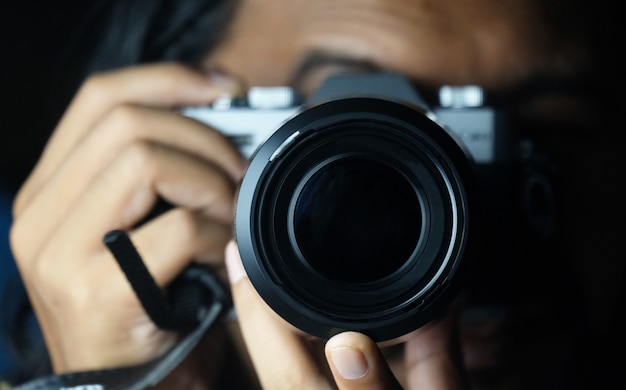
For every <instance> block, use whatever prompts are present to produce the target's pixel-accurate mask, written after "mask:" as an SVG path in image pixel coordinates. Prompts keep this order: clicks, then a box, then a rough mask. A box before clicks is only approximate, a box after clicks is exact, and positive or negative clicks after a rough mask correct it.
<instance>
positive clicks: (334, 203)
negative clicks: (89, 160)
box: [182, 73, 510, 342]
mask: <svg viewBox="0 0 626 390" xmlns="http://www.w3.org/2000/svg"><path fill="white" fill-rule="evenodd" d="M482 92H483V91H482V90H481V89H480V88H478V87H475V86H457V87H444V88H442V89H441V90H440V91H439V96H440V99H439V100H440V104H439V105H438V106H437V107H434V108H431V107H429V105H428V104H426V102H425V100H424V99H423V98H422V97H421V95H420V93H419V92H418V90H417V88H416V87H415V86H414V85H413V84H412V83H411V82H410V81H409V80H407V79H406V78H405V77H403V76H402V75H398V74H394V73H354V74H340V75H336V76H331V77H329V78H328V79H327V80H326V81H325V82H324V83H323V84H322V85H321V86H320V88H319V89H318V90H317V91H316V92H315V93H314V94H313V95H312V96H311V97H309V98H308V99H306V101H302V99H300V98H299V95H298V94H297V93H296V92H295V91H294V90H293V89H291V88H289V87H282V86H277V87H254V88H251V89H250V90H249V91H248V93H247V94H246V95H245V96H243V97H229V96H225V97H223V98H220V99H218V100H217V101H216V102H215V103H214V104H212V105H211V106H210V107H198V108H191V107H189V108H185V109H183V112H182V113H183V114H184V115H186V116H189V117H191V118H194V119H197V120H199V121H201V122H203V123H206V124H208V125H210V126H212V127H214V128H216V129H218V130H220V131H222V132H224V133H225V134H226V135H227V136H229V137H230V138H231V139H232V140H233V142H235V143H236V144H237V145H238V147H239V149H240V150H241V152H242V153H243V154H244V155H245V156H247V157H249V167H248V170H247V172H246V174H245V176H244V178H243V180H242V183H241V186H240V189H239V192H238V196H237V205H236V215H235V234H236V240H237V243H238V246H239V251H240V253H241V257H242V260H243V264H244V267H245V269H246V272H247V274H248V276H249V278H250V281H251V282H252V284H253V285H254V287H255V289H256V290H257V291H258V293H259V294H260V296H261V297H262V298H263V299H264V300H265V301H266V303H267V304H268V305H269V306H270V307H271V308H272V309H273V310H274V311H275V312H276V313H277V314H279V315H280V316H281V317H282V318H284V319H285V320H287V321H288V322H289V323H291V324H292V325H294V326H295V327H296V328H298V329H300V330H302V331H304V332H305V333H308V334H311V335H314V336H317V337H321V338H328V337H331V336H332V335H334V334H336V333H338V332H341V331H345V330H352V331H358V332H362V333H365V334H367V335H369V336H370V337H372V338H373V339H374V340H375V341H377V342H383V341H389V340H393V339H397V338H400V337H401V336H403V335H406V334H408V333H410V332H412V331H413V330H416V329H418V328H419V327H421V326H422V325H424V324H425V323H427V322H428V321H430V320H432V319H433V318H435V317H436V316H438V315H440V314H441V313H442V312H443V311H444V310H445V309H446V308H447V307H448V306H449V304H450V303H451V301H452V300H453V299H454V298H455V297H456V296H457V295H458V292H459V291H460V289H461V288H462V287H463V285H464V281H465V279H466V275H467V271H468V269H469V267H470V266H471V263H472V259H473V257H474V256H475V255H474V254H473V247H474V246H475V244H474V242H475V240H476V239H478V238H479V237H477V236H479V235H480V234H478V233H477V232H478V231H480V229H479V228H477V227H476V226H478V224H480V222H481V217H480V215H479V213H480V212H479V211H478V210H479V208H478V207H476V204H477V199H478V198H479V197H480V194H479V193H478V191H477V172H478V171H479V169H477V168H478V167H480V166H490V165H493V164H497V163H498V161H500V160H502V159H506V158H508V157H507V156H508V155H509V154H510V150H509V146H508V145H509V142H507V141H506V138H507V132H506V130H505V129H502V128H501V127H502V126H501V121H500V119H499V118H500V116H499V114H498V111H497V110H495V109H494V108H492V107H488V106H486V105H485V104H484V101H483V100H484V97H483V93H482Z"/></svg>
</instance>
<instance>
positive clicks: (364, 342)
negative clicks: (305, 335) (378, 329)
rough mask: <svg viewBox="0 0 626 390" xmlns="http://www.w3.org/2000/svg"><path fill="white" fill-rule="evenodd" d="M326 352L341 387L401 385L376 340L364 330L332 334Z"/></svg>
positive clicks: (374, 387)
mask: <svg viewBox="0 0 626 390" xmlns="http://www.w3.org/2000/svg"><path fill="white" fill-rule="evenodd" d="M325 352H326V359H327V360H328V363H329V365H330V368H331V371H332V373H333V377H334V378H335V381H336V382H337V385H338V386H339V388H340V389H342V390H350V389H401V388H402V387H401V386H400V383H399V382H398V381H397V379H396V378H395V376H394V375H393V373H392V371H391V369H390V368H389V366H388V365H387V362H386V361H385V358H384V357H383V355H382V353H381V351H380V349H379V348H378V346H377V345H376V343H374V341H372V340H371V339H370V338H369V337H367V336H365V335H363V334H361V333H356V332H344V333H340V334H338V335H336V336H334V337H332V338H331V339H330V340H328V342H327V343H326V348H325Z"/></svg>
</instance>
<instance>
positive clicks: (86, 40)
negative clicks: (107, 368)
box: [0, 0, 237, 383]
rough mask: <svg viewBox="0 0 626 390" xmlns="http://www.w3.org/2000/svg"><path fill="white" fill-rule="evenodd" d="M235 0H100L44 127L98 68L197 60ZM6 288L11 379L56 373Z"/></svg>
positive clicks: (3, 331)
mask: <svg viewBox="0 0 626 390" xmlns="http://www.w3.org/2000/svg"><path fill="white" fill-rule="evenodd" d="M236 3H237V2H236V1H233V0H97V1H94V2H93V3H92V5H91V7H90V8H89V10H88V11H87V12H86V13H85V14H84V17H82V19H81V21H80V23H79V25H78V26H77V27H76V29H75V31H74V33H73V34H72V36H73V37H74V38H73V39H72V40H71V41H70V42H68V44H67V45H66V47H65V50H64V51H63V52H62V53H61V55H59V57H58V61H57V65H56V66H55V68H54V72H53V75H52V79H51V81H50V86H49V91H50V96H49V98H48V107H47V109H48V110H49V111H48V112H47V113H46V116H48V117H49V120H48V122H49V123H50V125H49V126H47V125H46V126H43V127H45V128H46V129H47V130H46V131H49V129H50V128H52V127H54V124H55V123H56V121H58V119H59V118H60V116H61V115H62V113H63V111H64V110H65V108H66V106H67V104H68V103H69V101H70V99H71V97H72V96H73V94H74V93H75V91H76V89H77V88H78V86H79V85H80V84H81V83H82V82H83V81H84V79H85V78H86V77H88V76H89V75H90V74H91V73H93V72H97V71H103V70H108V69H114V68H119V67H124V66H130V65H135V64H140V63H148V62H157V61H180V62H183V63H186V64H189V65H192V66H195V65H198V63H199V62H200V60H201V59H202V58H203V57H204V56H206V55H207V54H208V53H209V52H210V51H211V49H212V48H213V47H214V46H215V45H216V44H217V43H218V42H219V41H220V39H221V38H222V36H223V34H224V33H225V31H226V27H227V25H228V22H229V20H230V18H231V16H232V14H233V12H234V10H235V8H236ZM46 138H47V137H46ZM2 288H3V290H4V291H6V292H9V289H10V290H11V292H10V293H9V294H8V295H10V296H13V297H18V295H15V294H14V293H13V291H19V292H20V294H19V297H18V298H19V299H17V300H16V299H14V300H13V301H12V302H11V305H9V306H7V307H6V309H7V311H5V316H4V317H5V318H4V320H3V322H2V323H1V324H0V336H5V335H8V337H3V338H4V339H5V340H3V341H4V342H5V343H7V344H8V345H7V347H8V349H9V350H10V351H12V352H13V354H14V355H15V356H14V359H15V361H16V362H17V364H18V366H19V370H18V372H15V373H13V375H12V377H10V378H5V379H7V380H10V381H11V382H14V383H18V382H22V381H25V380H28V379H29V378H33V377H37V376H41V375H44V374H46V373H49V372H50V370H51V368H50V367H51V366H50V364H49V359H48V358H47V353H46V349H45V345H44V343H43V338H42V337H41V334H40V331H39V329H38V328H37V327H36V322H35V319H34V316H33V313H32V308H31V306H30V302H29V301H28V298H27V296H26V294H25V293H24V292H23V291H24V288H23V285H22V284H20V283H19V280H16V281H15V283H7V285H5V286H3V287H2ZM0 295H2V294H0ZM5 296H6V295H5ZM4 301H5V300H3V302H4ZM3 305H4V303H3ZM3 307H4V306H3ZM34 322H35V325H33V323H34Z"/></svg>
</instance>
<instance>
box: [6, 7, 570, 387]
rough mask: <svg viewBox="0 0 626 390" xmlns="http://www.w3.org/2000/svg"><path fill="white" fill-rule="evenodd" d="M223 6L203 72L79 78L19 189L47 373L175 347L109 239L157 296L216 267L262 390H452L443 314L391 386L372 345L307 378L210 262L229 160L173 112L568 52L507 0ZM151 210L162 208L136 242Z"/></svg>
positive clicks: (24, 270)
mask: <svg viewBox="0 0 626 390" xmlns="http://www.w3.org/2000/svg"><path fill="white" fill-rule="evenodd" d="M239 6H240V8H239V10H238V12H237V13H236V15H235V19H234V21H233V23H232V25H231V27H230V29H229V31H228V34H227V35H226V38H225V40H224V41H223V42H222V43H221V44H220V45H219V46H218V48H217V49H216V50H215V52H213V53H212V54H211V55H210V56H208V57H207V59H206V61H204V63H203V66H202V67H203V70H202V71H197V70H191V69H189V68H186V67H184V66H181V65H177V64H158V65H148V66H140V67H136V68H131V69H123V70H118V71H112V72H108V73H103V74H97V75H94V76H92V77H91V78H89V79H88V80H87V81H86V83H85V84H84V85H83V86H82V87H81V88H80V90H79V91H78V92H77V94H76V96H75V98H74V100H73V101H72V103H71V105H70V106H69V108H68V110H67V112H66V113H65V115H64V116H63V119H62V120H61V122H60V123H59V125H58V126H57V128H56V129H55V130H54V133H53V134H52V136H51V138H50V141H49V143H48V145H47V147H46V148H45V150H44V152H43V154H42V156H41V159H40V161H39V162H38V164H37V166H36V167H35V169H34V170H33V172H32V174H31V175H30V176H29V178H28V179H27V180H26V182H25V183H24V185H23V187H22V189H21V190H20V192H19V194H18V196H17V198H16V201H15V205H14V217H15V223H14V226H13V228H12V231H11V243H12V247H13V250H14V253H15V257H16V259H17V262H18V266H19V269H20V272H21V275H22V277H23V279H24V282H25V285H26V288H27V290H28V293H29V296H30V298H31V300H32V302H33V306H34V309H35V311H36V313H37V316H38V318H39V321H40V324H41V327H42V330H43V333H44V336H45V338H46V342H47V345H48V348H49V351H50V354H51V358H52V362H53V366H54V370H55V371H56V372H68V371H74V370H86V369H95V368H104V367H112V366H120V365H125V364H137V363H139V362H144V361H146V360H148V359H150V358H153V357H156V356H158V355H159V354H161V353H163V352H164V351H166V350H167V349H168V348H169V347H171V346H172V345H173V344H174V343H175V342H176V341H177V339H178V337H179V336H178V335H177V334H174V333H171V332H163V331H161V330H159V329H157V328H156V327H155V326H154V325H153V324H152V323H151V322H150V320H149V318H148V317H147V316H146V315H145V313H144V312H143V310H142V308H141V306H140V304H139V303H138V301H137V299H136V298H135V296H134V294H133V293H132V291H131V289H130V287H129V286H128V284H127V282H126V280H125V278H124V276H123V275H122V274H121V272H120V270H119V269H118V267H117V265H116V263H115V262H114V260H113V259H112V257H111V255H110V254H109V252H108V251H107V250H106V248H105V247H104V246H103V245H102V242H101V239H102V237H103V235H104V234H105V233H106V232H107V231H109V230H112V229H126V230H128V231H129V233H130V236H131V239H132V240H133V242H134V243H135V245H136V247H137V248H138V250H139V252H140V253H141V254H142V257H143V258H144V259H145V260H146V261H147V266H148V268H149V270H150V271H151V273H152V274H153V275H154V276H155V279H156V280H157V282H158V284H159V285H161V286H166V285H167V283H168V282H170V281H171V280H173V279H174V278H175V276H176V275H177V274H178V273H179V272H180V270H182V269H183V268H184V267H185V266H186V265H188V264H189V263H190V262H192V261H194V260H195V261H200V262H204V263H207V264H210V265H212V266H214V267H216V268H221V267H223V264H224V259H225V258H226V261H227V264H228V271H229V276H230V280H231V283H232V291H233V295H234V300H235V305H236V308H237V311H238V318H239V323H240V326H241V331H242V334H243V337H244V340H245V343H246V347H247V349H248V351H249V353H250V357H251V360H252V363H253V364H254V367H255V370H256V373H257V375H258V377H259V380H260V382H261V384H262V385H263V387H264V388H270V389H276V388H294V387H296V388H315V389H323V388H334V387H338V388H341V389H357V388H358V389H362V388H372V389H392V388H400V387H401V385H402V386H404V387H406V388H410V389H459V388H463V387H464V386H465V383H464V375H463V369H462V365H461V364H460V360H459V359H458V347H457V345H456V341H455V335H456V333H455V326H454V325H455V319H456V317H455V315H454V314H450V315H448V316H446V317H444V318H443V319H441V320H438V321H435V322H434V323H432V324H428V325H426V326H425V327H423V328H422V329H420V331H418V332H415V333H414V334H413V335H412V336H411V338H410V339H409V340H408V341H407V344H406V350H407V353H406V356H405V373H404V375H402V376H399V377H398V379H396V378H395V377H394V375H393V374H394V373H393V372H392V371H391V370H390V368H389V365H388V364H387V362H386V361H385V359H384V358H383V355H382V354H381V351H380V349H379V348H378V346H376V344H375V343H373V342H372V341H371V340H369V339H368V338H367V337H365V336H363V335H360V334H357V333H351V332H349V333H344V334H340V335H338V336H336V337H334V338H333V339H331V340H329V341H328V343H327V344H326V347H325V356H326V360H327V362H328V364H329V366H328V367H330V370H328V368H327V367H325V363H323V364H320V362H319V360H318V359H316V358H315V356H314V354H312V353H311V352H310V342H309V340H307V339H306V338H304V337H302V336H301V335H299V334H297V333H294V332H292V331H291V330H290V329H289V328H288V327H286V326H284V324H283V323H282V321H281V320H280V319H278V318H276V316H275V315H274V314H273V313H272V312H271V311H270V310H269V309H268V308H267V307H266V306H265V304H264V303H263V302H262V301H261V300H260V298H259V297H258V295H256V292H255V291H254V289H253V288H252V286H251V285H250V283H249V280H248V279H247V278H246V277H245V274H244V273H243V272H242V269H241V265H240V260H239V258H238V254H237V250H236V247H235V246H234V245H232V244H231V245H229V246H228V248H227V243H228V242H229V241H230V240H231V231H232V222H233V221H232V219H233V217H232V215H233V208H234V206H233V199H234V196H235V191H236V188H237V184H238V182H239V180H240V179H241V177H242V176H243V174H244V171H245V161H244V160H243V159H242V158H241V157H240V155H239V154H238V152H237V151H236V150H235V149H233V148H232V146H231V145H230V144H229V143H228V142H227V141H226V140H225V139H224V137H223V136H221V134H220V133H219V131H218V130H219V129H208V128H207V127H206V126H204V125H201V124H199V123H197V122H194V121H192V120H189V119H187V118H183V117H182V116H180V115H179V114H177V113H176V112H175V111H174V110H173V108H175V107H178V106H182V105H201V104H208V103H210V102H211V101H213V100H214V99H215V98H216V97H217V96H218V95H220V94H222V93H237V92H239V91H241V90H242V89H243V88H244V87H245V86H247V85H277V84H291V85H293V86H295V87H297V88H299V89H300V90H301V91H303V92H304V93H310V92H312V91H313V90H314V89H315V88H316V86H317V85H319V83H320V82H321V80H323V79H324V78H325V77H327V76H328V75H329V74H332V73H335V72H340V71H351V70H355V69H356V70H358V69H362V68H367V69H369V68H372V67H374V68H380V69H386V70H393V71H398V72H401V73H404V74H406V75H407V76H409V77H410V78H412V79H413V80H415V81H416V82H419V83H420V84H421V85H424V86H428V87H436V86H438V85H441V84H466V83H477V84H482V85H484V86H486V87H488V88H507V87H508V86H511V85H515V84H516V83H518V82H520V81H523V80H524V79H526V78H527V77H529V76H531V75H532V74H534V73H535V72H541V71H560V70H563V69H564V64H567V63H568V61H567V59H568V58H570V59H571V57H572V50H570V49H567V50H565V49H564V50H556V48H557V47H558V48H560V47H565V46H563V45H560V44H559V42H558V41H557V40H555V39H554V37H553V36H551V35H550V34H548V33H546V31H547V30H546V28H545V27H544V26H543V24H542V19H541V14H540V13H539V12H538V10H535V9H534V8H533V3H530V2H528V1H521V0H506V1H490V0H479V1H457V2H448V1H441V0H439V1H430V0H426V1H423V0H415V1H410V0H342V1H336V0H319V1H303V0H243V1H241V2H240V5H239ZM574 52H575V50H574ZM313 58H314V59H317V60H316V61H313V60H312V59H313ZM305 65H306V66H305ZM215 69H219V70H220V72H219V73H216V72H212V71H211V70H215ZM225 75H230V76H231V77H226V76H225ZM172 129H175V131H172ZM157 195H159V196H162V197H164V198H165V199H167V200H168V201H169V202H170V203H172V204H173V205H175V208H174V209H172V210H171V211H169V212H167V213H165V214H163V215H161V216H159V217H157V218H155V219H153V220H151V221H150V222H148V223H146V224H145V225H142V226H139V227H135V225H136V224H137V222H139V221H141V219H142V217H143V216H145V214H146V213H147V212H148V211H149V210H150V209H151V207H152V206H153V205H154V202H155V200H156V198H157ZM225 248H227V249H226V251H225ZM70 287H71V288H70ZM213 347H215V346H212V347H211V348H213ZM199 362H202V363H199ZM359 362H360V363H367V364H366V365H367V369H366V370H365V372H364V373H363V375H360V376H358V377H356V378H355V377H354V375H352V376H350V375H348V377H345V376H343V375H342V374H341V373H342V372H343V373H344V374H345V373H346V372H348V371H346V370H342V369H341V368H340V367H341V366H340V364H341V363H347V364H348V365H350V366H351V367H352V368H353V370H352V371H350V372H351V373H352V374H354V372H356V371H358V370H356V368H358V367H359ZM214 363H215V362H208V363H207V361H206V360H194V359H190V360H189V361H187V362H185V364H183V366H181V367H180V368H179V369H178V370H177V371H176V372H175V373H174V374H173V375H171V376H170V378H168V379H167V381H170V382H166V383H164V384H163V387H164V388H167V386H170V387H169V388H172V386H174V387H175V388H179V387H184V388H206V387H207V386H209V382H208V379H207V378H206V377H205V376H204V375H201V374H200V372H204V371H207V370H206V366H211V364H214ZM215 364H217V363H215ZM355 367H356V368H355ZM327 372H330V374H329V375H325V373H327ZM349 378H352V379H349ZM173 384H175V385H173ZM182 384H184V386H183V385H182Z"/></svg>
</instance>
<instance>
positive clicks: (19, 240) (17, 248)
mask: <svg viewBox="0 0 626 390" xmlns="http://www.w3.org/2000/svg"><path fill="white" fill-rule="evenodd" d="M29 230H30V229H28V228H27V227H26V226H24V223H22V222H21V220H16V221H15V222H14V223H13V225H11V228H10V230H9V245H10V246H11V250H12V252H13V255H14V257H15V262H16V263H17V264H18V265H20V264H23V263H24V262H25V261H26V259H25V257H26V254H25V253H24V252H23V251H22V248H26V247H28V238H29Z"/></svg>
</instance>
